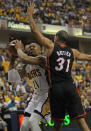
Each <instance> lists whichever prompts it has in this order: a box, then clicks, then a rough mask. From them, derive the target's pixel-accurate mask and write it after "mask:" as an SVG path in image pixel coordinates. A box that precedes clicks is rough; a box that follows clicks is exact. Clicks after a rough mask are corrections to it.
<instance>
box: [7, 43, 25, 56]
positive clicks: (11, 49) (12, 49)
mask: <svg viewBox="0 0 91 131" xmlns="http://www.w3.org/2000/svg"><path fill="white" fill-rule="evenodd" d="M15 44H16V43H15V42H14V41H11V42H10V43H8V45H7V50H8V53H10V54H11V55H12V56H18V54H17V50H16V48H15ZM19 44H20V46H21V49H22V50H23V51H24V45H23V43H21V42H19Z"/></svg>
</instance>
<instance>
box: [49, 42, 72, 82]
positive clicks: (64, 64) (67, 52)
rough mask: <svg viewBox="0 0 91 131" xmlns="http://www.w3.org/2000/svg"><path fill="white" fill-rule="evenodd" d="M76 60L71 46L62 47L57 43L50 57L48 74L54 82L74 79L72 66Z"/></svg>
mask: <svg viewBox="0 0 91 131" xmlns="http://www.w3.org/2000/svg"><path fill="white" fill-rule="evenodd" d="M73 61H74V56H73V52H72V50H71V48H70V47H68V46H65V47H64V48H63V47H61V45H59V44H55V46H54V50H53V53H52V55H51V56H50V57H49V58H48V61H47V64H48V75H49V77H50V78H49V79H51V82H52V84H53V83H55V82H61V81H66V80H72V77H71V68H72V63H73Z"/></svg>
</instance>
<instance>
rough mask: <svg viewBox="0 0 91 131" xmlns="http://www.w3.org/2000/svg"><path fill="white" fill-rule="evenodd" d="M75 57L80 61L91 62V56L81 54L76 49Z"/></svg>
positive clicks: (74, 50)
mask: <svg viewBox="0 0 91 131" xmlns="http://www.w3.org/2000/svg"><path fill="white" fill-rule="evenodd" d="M72 51H73V54H74V57H75V58H77V59H78V60H91V55H88V54H84V53H80V52H79V51H78V50H76V49H72Z"/></svg>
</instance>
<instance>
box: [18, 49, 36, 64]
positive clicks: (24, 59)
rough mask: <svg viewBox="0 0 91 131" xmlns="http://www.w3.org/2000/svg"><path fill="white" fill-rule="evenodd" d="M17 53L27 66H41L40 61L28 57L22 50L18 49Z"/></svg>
mask: <svg viewBox="0 0 91 131" xmlns="http://www.w3.org/2000/svg"><path fill="white" fill-rule="evenodd" d="M17 53H18V56H19V58H21V59H22V61H23V62H25V63H27V64H39V61H38V59H36V57H32V56H28V55H27V54H25V53H24V52H23V51H22V50H21V49H17Z"/></svg>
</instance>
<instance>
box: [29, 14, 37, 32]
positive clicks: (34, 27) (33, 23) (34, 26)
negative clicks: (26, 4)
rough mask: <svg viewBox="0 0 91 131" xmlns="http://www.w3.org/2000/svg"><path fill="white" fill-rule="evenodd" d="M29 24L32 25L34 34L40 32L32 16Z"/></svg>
mask: <svg viewBox="0 0 91 131" xmlns="http://www.w3.org/2000/svg"><path fill="white" fill-rule="evenodd" d="M29 24H30V28H31V30H32V32H33V33H35V34H36V33H37V32H38V28H37V26H36V23H35V21H34V19H33V16H32V15H30V16H29Z"/></svg>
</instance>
